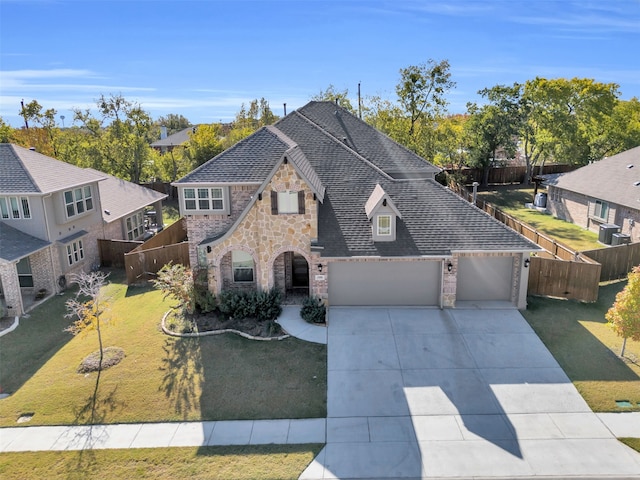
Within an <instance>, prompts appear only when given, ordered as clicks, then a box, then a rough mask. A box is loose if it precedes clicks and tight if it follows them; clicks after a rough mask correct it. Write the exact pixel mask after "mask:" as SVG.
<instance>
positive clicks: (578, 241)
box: [478, 186, 603, 252]
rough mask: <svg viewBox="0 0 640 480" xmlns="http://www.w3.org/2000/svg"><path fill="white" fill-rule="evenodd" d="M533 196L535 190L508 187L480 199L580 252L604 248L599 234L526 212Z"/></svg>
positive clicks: (536, 213) (498, 189)
mask: <svg viewBox="0 0 640 480" xmlns="http://www.w3.org/2000/svg"><path fill="white" fill-rule="evenodd" d="M533 192H534V190H533V188H521V187H520V186H517V187H514V186H508V187H499V188H496V189H493V190H489V191H486V192H478V198H480V199H482V200H484V201H486V202H489V203H491V204H492V205H494V206H496V207H498V208H499V209H501V210H503V211H504V212H505V213H508V214H509V215H511V216H512V217H515V218H517V219H518V220H520V221H522V222H524V223H526V224H528V225H530V226H531V227H533V228H535V229H536V230H538V231H540V232H542V233H545V234H547V235H548V236H550V237H552V238H554V239H556V240H558V241H559V242H561V243H564V244H565V245H567V246H568V247H570V248H572V249H574V250H576V251H578V252H582V251H585V250H594V249H596V248H603V245H602V244H600V243H599V242H598V235H597V234H596V233H594V232H591V231H589V230H585V229H584V228H582V227H580V226H578V225H574V224H573V223H570V222H565V221H564V220H560V219H558V218H555V217H553V216H552V215H548V214H545V213H542V212H538V211H537V210H532V209H529V208H526V207H525V203H532V202H533V197H534V195H533Z"/></svg>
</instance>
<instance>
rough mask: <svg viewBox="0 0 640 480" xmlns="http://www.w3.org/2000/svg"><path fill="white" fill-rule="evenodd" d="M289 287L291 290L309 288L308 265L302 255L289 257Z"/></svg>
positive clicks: (295, 254)
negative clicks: (290, 273)
mask: <svg viewBox="0 0 640 480" xmlns="http://www.w3.org/2000/svg"><path fill="white" fill-rule="evenodd" d="M291 272H292V275H291V286H292V287H293V288H300V287H308V286H309V264H308V263H307V259H306V258H304V257H303V256H302V255H298V254H297V253H294V254H293V256H292V257H291Z"/></svg>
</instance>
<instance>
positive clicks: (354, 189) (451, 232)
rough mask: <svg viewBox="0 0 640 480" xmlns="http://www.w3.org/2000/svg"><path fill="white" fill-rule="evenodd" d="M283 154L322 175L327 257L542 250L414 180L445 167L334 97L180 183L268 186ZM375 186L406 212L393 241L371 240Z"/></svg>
mask: <svg viewBox="0 0 640 480" xmlns="http://www.w3.org/2000/svg"><path fill="white" fill-rule="evenodd" d="M336 111H337V112H338V114H336ZM342 135H345V136H346V138H347V141H346V142H345V141H344V140H343V138H342ZM285 153H286V154H287V155H288V156H290V157H291V158H292V162H293V161H294V160H293V159H294V158H296V159H301V158H304V160H303V161H302V162H301V163H300V164H301V165H302V164H304V168H305V177H306V178H307V179H310V178H315V179H317V180H313V182H316V183H317V185H321V186H323V188H324V199H323V201H322V203H321V204H320V205H319V207H318V245H319V246H321V247H323V250H322V255H323V256H329V257H350V256H361V255H362V256H367V255H376V256H423V255H443V254H444V255H446V254H450V253H451V252H452V251H460V250H465V251H471V250H489V251H503V250H515V251H529V250H539V247H537V246H536V245H535V244H533V243H531V242H530V241H528V240H527V239H526V238H524V237H522V236H521V235H519V234H517V233H516V232H514V231H513V230H511V229H509V228H508V227H506V226H505V225H503V224H502V223H500V222H498V221H497V220H495V219H493V218H492V217H490V216H489V215H487V214H485V213H484V212H482V211H481V210H480V209H478V208H476V207H474V206H472V205H470V204H469V203H468V202H466V201H464V200H463V199H461V198H460V197H458V196H457V195H456V194H454V193H453V192H451V191H450V190H448V189H447V188H445V187H443V186H441V185H440V184H438V183H437V182H436V181H435V180H433V179H431V178H429V179H424V178H422V179H415V176H416V175H415V174H416V173H417V174H418V175H417V176H426V177H432V176H433V174H435V173H436V172H437V171H439V170H438V169H437V168H436V167H434V166H433V165H431V164H429V163H428V162H426V161H425V160H423V159H422V158H420V157H418V156H417V155H415V154H413V153H412V152H410V151H408V150H407V149H405V148H404V147H402V146H400V145H398V144H397V143H395V142H394V141H393V140H391V139H390V138H388V137H386V136H385V135H382V134H381V133H380V132H378V131H377V130H375V129H373V128H371V127H370V126H368V125H367V124H365V123H364V122H362V121H361V120H359V119H358V118H356V117H355V116H353V115H351V114H350V113H348V112H347V111H346V110H344V109H341V108H340V107H336V106H335V105H334V104H333V103H330V102H311V103H310V104H308V105H306V106H305V107H303V108H302V109H300V110H299V111H296V112H293V113H291V114H289V115H287V116H286V117H284V118H283V119H281V120H280V121H279V122H277V123H276V124H275V125H274V126H271V127H268V128H263V129H261V130H259V131H258V132H256V133H255V134H253V135H251V136H250V137H247V138H246V139H244V140H242V141H241V142H239V143H238V144H236V145H235V146H234V147H232V148H231V149H229V150H227V151H225V152H223V153H221V154H220V155H218V156H217V157H215V158H214V159H212V160H210V161H209V162H207V163H205V164H204V165H202V166H201V167H199V168H198V169H196V170H194V171H193V172H191V173H190V174H188V175H187V176H186V177H184V178H182V179H181V180H179V181H178V182H176V183H177V184H189V183H198V182H202V183H238V182H243V181H245V182H246V181H254V182H256V183H261V184H262V183H264V182H266V181H267V180H269V176H270V175H271V174H272V172H273V170H274V168H275V167H276V165H277V163H278V162H279V161H281V160H282V157H283V155H285ZM394 172H404V174H405V175H400V177H401V178H404V177H406V176H409V177H414V179H413V180H406V179H405V180H398V179H397V178H399V177H398V176H395V175H390V173H394ZM377 184H379V185H380V187H381V189H383V190H384V192H385V193H386V194H387V195H388V196H389V198H390V199H391V200H392V202H393V204H394V205H395V207H396V208H397V209H398V211H399V212H400V213H401V215H402V218H401V219H398V221H397V231H396V241H394V242H375V243H374V242H373V238H372V229H371V222H370V220H369V219H368V218H367V213H366V211H365V205H366V203H367V200H368V199H369V198H370V196H371V194H372V192H373V191H374V189H375V187H376V185H377ZM239 221H241V220H240V219H239V220H238V222H239ZM224 236H225V235H224V234H222V235H220V236H218V237H217V238H222V237H224ZM215 240H216V239H213V238H212V239H207V240H206V242H210V241H215Z"/></svg>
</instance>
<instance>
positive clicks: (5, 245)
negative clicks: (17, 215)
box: [0, 222, 51, 262]
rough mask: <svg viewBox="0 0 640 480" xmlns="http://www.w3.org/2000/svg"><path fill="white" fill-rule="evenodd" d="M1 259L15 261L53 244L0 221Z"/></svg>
mask: <svg viewBox="0 0 640 480" xmlns="http://www.w3.org/2000/svg"><path fill="white" fill-rule="evenodd" d="M0 245H1V246H2V248H0V260H4V261H6V262H14V261H16V260H20V259H21V258H24V257H27V256H29V255H31V254H32V253H35V252H37V251H39V250H42V249H43V248H46V247H47V246H49V245H51V244H50V243H49V242H47V241H45V240H41V239H39V238H36V237H32V236H31V235H29V234H27V233H24V232H21V231H20V230H17V229H15V228H13V227H11V226H9V225H7V224H6V223H3V222H0Z"/></svg>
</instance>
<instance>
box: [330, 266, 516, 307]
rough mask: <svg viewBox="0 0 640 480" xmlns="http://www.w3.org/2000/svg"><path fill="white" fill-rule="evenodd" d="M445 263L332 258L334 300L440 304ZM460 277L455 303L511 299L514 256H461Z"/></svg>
mask: <svg viewBox="0 0 640 480" xmlns="http://www.w3.org/2000/svg"><path fill="white" fill-rule="evenodd" d="M442 266H443V263H442V262H440V261H414V262H406V261H405V262H398V261H380V262H348V261H345V262H332V263H331V264H330V266H329V303H330V304H331V305H333V306H337V305H407V306H439V305H440V294H441V290H442V287H441V282H442ZM447 274H448V273H447V272H445V275H447ZM456 277H457V282H456V302H465V301H474V302H477V301H511V300H512V285H513V257H512V256H486V257H481V256H478V257H460V258H458V267H457V272H456Z"/></svg>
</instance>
